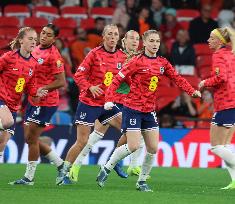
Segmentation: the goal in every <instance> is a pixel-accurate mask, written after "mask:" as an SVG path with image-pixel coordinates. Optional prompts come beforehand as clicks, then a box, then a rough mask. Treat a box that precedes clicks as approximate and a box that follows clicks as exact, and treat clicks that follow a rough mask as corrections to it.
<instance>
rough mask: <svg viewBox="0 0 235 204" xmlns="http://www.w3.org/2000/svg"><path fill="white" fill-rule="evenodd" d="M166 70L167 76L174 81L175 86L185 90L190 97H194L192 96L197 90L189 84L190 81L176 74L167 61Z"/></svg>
mask: <svg viewBox="0 0 235 204" xmlns="http://www.w3.org/2000/svg"><path fill="white" fill-rule="evenodd" d="M165 68H166V71H165V74H166V76H167V77H168V78H170V79H171V80H173V81H174V82H175V84H176V85H177V86H178V87H180V88H181V89H182V90H184V91H185V92H186V93H187V94H188V95H190V96H192V94H193V93H194V92H195V89H194V88H193V87H192V86H191V85H190V84H189V83H188V81H187V80H186V79H185V78H183V77H182V76H180V75H179V74H178V73H177V72H176V70H175V69H174V68H173V67H172V65H171V64H170V63H169V62H168V61H167V60H166V65H165Z"/></svg>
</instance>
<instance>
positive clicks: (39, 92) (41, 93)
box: [36, 87, 48, 97]
mask: <svg viewBox="0 0 235 204" xmlns="http://www.w3.org/2000/svg"><path fill="white" fill-rule="evenodd" d="M47 93H48V90H46V89H44V87H40V88H39V89H38V90H37V94H36V96H38V97H44V96H46V95H47Z"/></svg>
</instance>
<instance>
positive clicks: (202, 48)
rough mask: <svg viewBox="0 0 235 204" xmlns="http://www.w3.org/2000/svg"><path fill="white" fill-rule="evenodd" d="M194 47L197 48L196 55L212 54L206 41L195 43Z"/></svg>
mask: <svg viewBox="0 0 235 204" xmlns="http://www.w3.org/2000/svg"><path fill="white" fill-rule="evenodd" d="M193 47H194V49H195V53H196V56H199V55H211V54H212V51H211V50H210V48H209V46H208V44H206V43H198V44H194V45H193Z"/></svg>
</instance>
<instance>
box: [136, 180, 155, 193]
mask: <svg viewBox="0 0 235 204" xmlns="http://www.w3.org/2000/svg"><path fill="white" fill-rule="evenodd" d="M136 190H138V191H142V192H153V190H152V189H151V188H149V186H148V184H147V183H146V182H145V181H139V182H137V183H136Z"/></svg>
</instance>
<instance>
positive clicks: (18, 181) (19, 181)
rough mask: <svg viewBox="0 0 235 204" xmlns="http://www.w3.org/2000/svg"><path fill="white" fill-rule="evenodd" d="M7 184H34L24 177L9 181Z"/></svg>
mask: <svg viewBox="0 0 235 204" xmlns="http://www.w3.org/2000/svg"><path fill="white" fill-rule="evenodd" d="M8 184H10V185H28V186H32V185H34V182H33V181H30V180H29V179H28V178H26V177H23V178H22V179H18V180H16V181H12V182H9V183H8Z"/></svg>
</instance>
